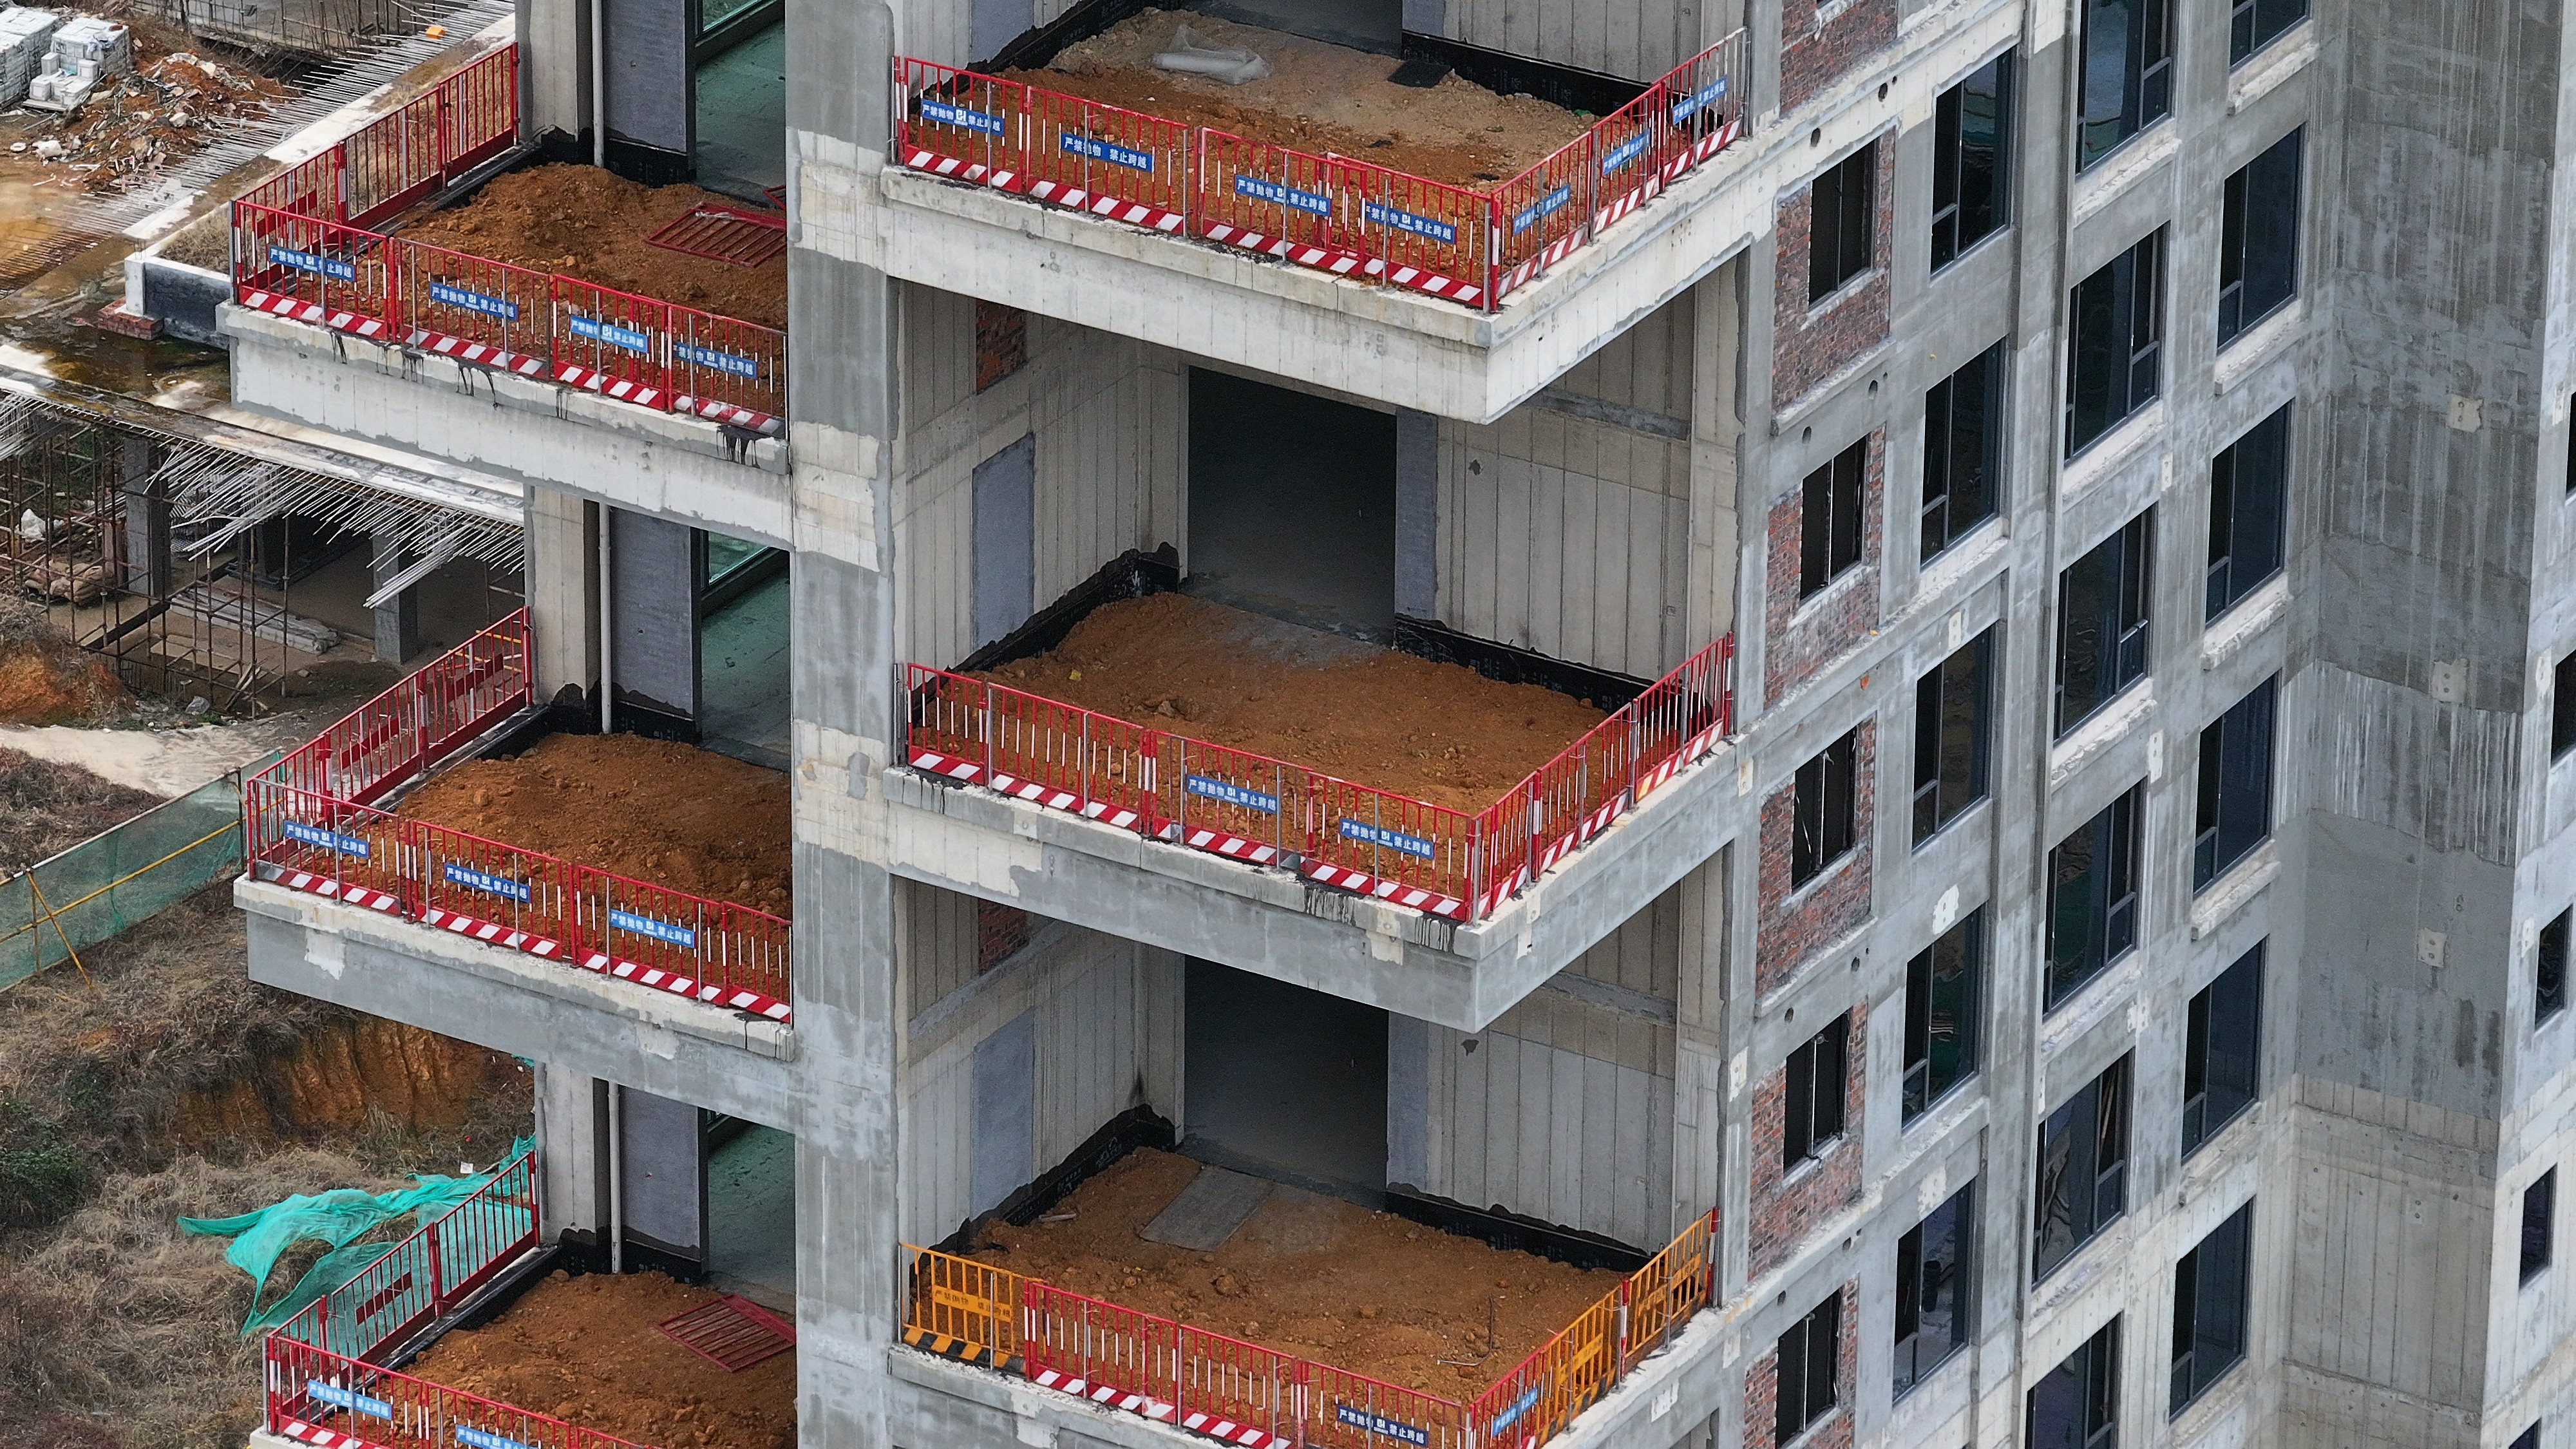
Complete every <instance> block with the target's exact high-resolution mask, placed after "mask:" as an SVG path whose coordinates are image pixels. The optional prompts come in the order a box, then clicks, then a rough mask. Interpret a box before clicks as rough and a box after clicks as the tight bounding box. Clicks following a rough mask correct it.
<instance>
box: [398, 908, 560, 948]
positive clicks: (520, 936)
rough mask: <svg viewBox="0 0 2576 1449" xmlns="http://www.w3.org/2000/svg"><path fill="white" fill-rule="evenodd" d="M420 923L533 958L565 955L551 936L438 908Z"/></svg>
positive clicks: (422, 916)
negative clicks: (520, 952)
mask: <svg viewBox="0 0 2576 1449" xmlns="http://www.w3.org/2000/svg"><path fill="white" fill-rule="evenodd" d="M420 919H421V924H423V925H427V926H436V927H438V928H439V929H440V930H442V931H454V932H455V933H456V934H458V935H460V936H471V937H473V938H474V939H475V940H477V941H489V942H491V943H492V944H493V945H495V946H502V947H506V948H508V949H510V950H513V951H525V952H527V953H528V954H529V955H531V956H545V957H549V958H554V957H560V956H563V955H564V954H565V951H564V945H563V943H562V942H561V941H558V940H555V939H554V938H553V937H551V936H540V935H537V934H536V933H535V932H533V931H522V930H519V929H517V928H516V927H513V926H505V925H502V924H501V923H500V922H498V921H486V920H483V919H481V918H479V917H476V916H466V915H459V914H458V913H456V912H454V911H450V910H442V909H440V908H439V907H437V906H432V907H430V908H429V909H428V910H425V911H423V912H421V913H420Z"/></svg>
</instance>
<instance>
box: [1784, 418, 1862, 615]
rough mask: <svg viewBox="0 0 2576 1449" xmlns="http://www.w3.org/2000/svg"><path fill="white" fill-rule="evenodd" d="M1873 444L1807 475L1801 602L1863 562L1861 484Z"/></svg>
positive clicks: (1801, 518)
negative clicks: (1861, 547)
mask: <svg viewBox="0 0 2576 1449" xmlns="http://www.w3.org/2000/svg"><path fill="white" fill-rule="evenodd" d="M1868 472H1869V439H1867V438H1863V439H1861V440H1860V441H1859V442H1857V443H1854V444H1852V445H1851V446H1850V447H1848V448H1845V449H1843V450H1842V451H1841V452H1840V453H1837V454H1835V455H1834V460H1833V461H1832V462H1830V463H1827V464H1826V465H1825V466H1823V467H1821V468H1818V469H1817V470H1816V471H1815V472H1813V473H1810V474H1808V475H1807V482H1806V492H1805V494H1804V495H1803V497H1802V498H1801V499H1800V501H1799V505H1798V597H1799V598H1802V599H1805V598H1812V597H1814V596H1815V595H1817V594H1820V593H1822V592H1824V589H1825V586H1826V585H1827V584H1830V583H1832V582H1833V581H1834V580H1836V579H1838V578H1841V577H1842V576H1843V575H1844V574H1845V573H1846V572H1848V571H1849V570H1850V569H1852V568H1853V567H1854V566H1855V565H1857V564H1859V562H1860V532H1861V529H1860V513H1861V502H1862V484H1863V483H1864V482H1865V481H1866V478H1867V475H1868Z"/></svg>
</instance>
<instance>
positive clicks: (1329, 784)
mask: <svg viewBox="0 0 2576 1449" xmlns="http://www.w3.org/2000/svg"><path fill="white" fill-rule="evenodd" d="M1310 788H1311V790H1312V791H1313V794H1312V795H1311V797H1310V798H1311V799H1312V801H1313V808H1312V809H1311V810H1310V811H1309V812H1308V821H1307V826H1306V864H1305V871H1306V874H1308V875H1310V876H1313V877H1315V878H1317V879H1319V880H1322V881H1323V882H1324V883H1325V884H1327V885H1338V886H1342V887H1345V888H1347V889H1351V890H1359V891H1364V892H1366V893H1367V894H1370V895H1374V896H1377V897H1380V898H1381V899H1387V900H1393V901H1395V902H1396V903H1398V904H1400V905H1407V906H1414V907H1416V908H1418V909H1422V910H1428V911H1431V912H1432V913H1433V914H1435V915H1445V916H1460V917H1463V916H1465V915H1466V914H1467V911H1468V909H1469V908H1470V907H1472V906H1473V904H1474V902H1475V898H1476V863H1477V861H1476V850H1475V831H1476V821H1475V818H1474V817H1473V816H1470V815H1467V814H1465V813H1464V812H1461V811H1457V810H1452V809H1449V808H1448V807H1446V806H1443V805H1433V804H1430V803H1428V802H1426V801H1422V800H1415V799H1412V798H1410V797H1408V796H1404V795H1397V794H1394V793H1391V792H1389V791H1385V790H1373V789H1371V788H1369V787H1368V786H1366V785H1354V784H1352V783H1351V782H1349V781H1347V780H1337V779H1334V778H1332V777H1331V776H1329V775H1316V776H1313V777H1312V778H1311V781H1310ZM1352 876H1358V877H1362V879H1350V878H1349V877H1352ZM1416 893H1428V894H1429V895H1431V896H1432V897H1435V898H1436V900H1437V902H1439V903H1441V904H1432V903H1425V902H1423V901H1420V900H1416V899H1413V898H1412V897H1413V896H1414V895H1415V894H1416Z"/></svg>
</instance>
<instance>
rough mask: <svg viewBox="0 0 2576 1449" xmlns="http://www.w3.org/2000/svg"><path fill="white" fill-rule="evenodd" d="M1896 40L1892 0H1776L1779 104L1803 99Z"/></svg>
mask: <svg viewBox="0 0 2576 1449" xmlns="http://www.w3.org/2000/svg"><path fill="white" fill-rule="evenodd" d="M1895 43H1896V0H1850V3H1848V4H1844V5H1835V4H1833V3H1832V0H1824V3H1819V0H1780V110H1781V112H1782V114H1786V113H1788V112H1790V111H1794V110H1796V109H1798V107H1800V106H1802V105H1805V104H1806V103H1807V101H1808V99H1809V98H1810V97H1813V96H1814V95H1816V94H1817V93H1818V92H1819V91H1822V90H1824V89H1826V88H1827V87H1829V86H1831V85H1832V84H1833V83H1834V82H1835V81H1836V80H1838V79H1840V78H1841V77H1842V76H1843V75H1845V74H1846V73H1848V72H1849V71H1850V70H1851V68H1852V67H1853V66H1855V65H1857V64H1859V63H1860V62H1862V61H1864V60H1867V59H1868V58H1869V57H1871V56H1873V55H1876V54H1877V53H1879V52H1880V51H1882V50H1885V49H1887V48H1888V47H1889V46H1891V45H1894V44H1895Z"/></svg>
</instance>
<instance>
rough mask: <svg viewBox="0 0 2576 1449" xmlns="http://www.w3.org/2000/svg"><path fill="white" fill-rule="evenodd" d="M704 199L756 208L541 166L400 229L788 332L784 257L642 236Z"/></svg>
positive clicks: (585, 170) (705, 194)
mask: <svg viewBox="0 0 2576 1449" xmlns="http://www.w3.org/2000/svg"><path fill="white" fill-rule="evenodd" d="M700 205H708V206H726V207H731V208H733V209H735V210H737V211H749V210H755V209H756V208H753V207H751V206H749V205H748V204H746V203H744V202H741V201H737V200H735V199H733V198H732V197H729V196H718V195H716V194H715V193H714V192H712V191H705V190H701V189H699V188H698V187H695V186H644V185H641V184H638V183H636V182H633V181H628V180H625V179H624V178H622V177H618V176H612V175H610V174H609V173H607V172H605V171H602V170H599V169H598V168H596V167H592V166H538V167H533V168H531V169H529V170H526V171H513V172H511V173H510V174H508V175H506V176H498V177H494V178H493V179H492V181H491V182H490V183H489V184H487V185H486V186H484V187H483V189H482V190H480V191H477V192H475V193H474V195H473V197H472V198H471V199H470V200H468V201H467V202H466V203H465V204H464V205H462V206H456V207H450V208H449V209H447V210H445V211H433V212H431V213H429V214H428V215H426V216H422V217H417V218H415V219H413V220H412V221H410V222H407V223H405V224H404V226H403V228H402V235H403V236H404V237H406V238H408V239H410V240H412V241H416V242H422V243H425V244H427V245H429V246H438V247H445V248H447V249H448V250H450V251H458V252H464V253H466V254H467V255H469V256H477V257H485V258H489V259H490V260H492V261H496V262H508V263H510V264H512V265H513V266H521V267H528V268H532V269H534V270H536V271H540V272H561V273H563V274H564V275H565V276H568V277H578V278H580V279H581V280H582V281H585V282H595V283H597V284H598V285H600V286H603V287H611V288H614V289H616V290H617V291H620V292H632V293H634V294H635V295H637V296H639V297H651V298H653V299H655V300H657V301H662V302H677V303H679V304H681V305H682V306H685V307H695V308H697V309H698V310H699V311H702V312H713V313H716V314H717V315H719V316H724V317H734V318H739V319H741V320H742V321H745V322H757V323H759V324H760V325H762V326H764V327H777V328H781V329H784V328H785V327H786V326H787V258H786V257H784V256H778V257H774V258H772V259H770V260H769V261H767V262H764V263H762V264H761V265H759V266H757V267H739V266H736V265H734V264H733V263H731V262H720V261H716V260H714V259H712V258H709V257H696V256H691V255H689V254H688V253H686V252H675V251H672V250H670V249H669V248H667V247H657V246H654V245H652V244H651V243H649V242H647V241H645V240H644V238H646V237H648V236H651V235H652V234H653V233H655V232H657V231H660V230H661V229H662V228H663V227H664V226H666V225H668V224H669V223H671V222H672V221H675V220H677V219H678V218H679V217H680V216H681V215H682V214H683V213H685V212H687V211H688V209H689V208H691V207H693V206H700Z"/></svg>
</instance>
